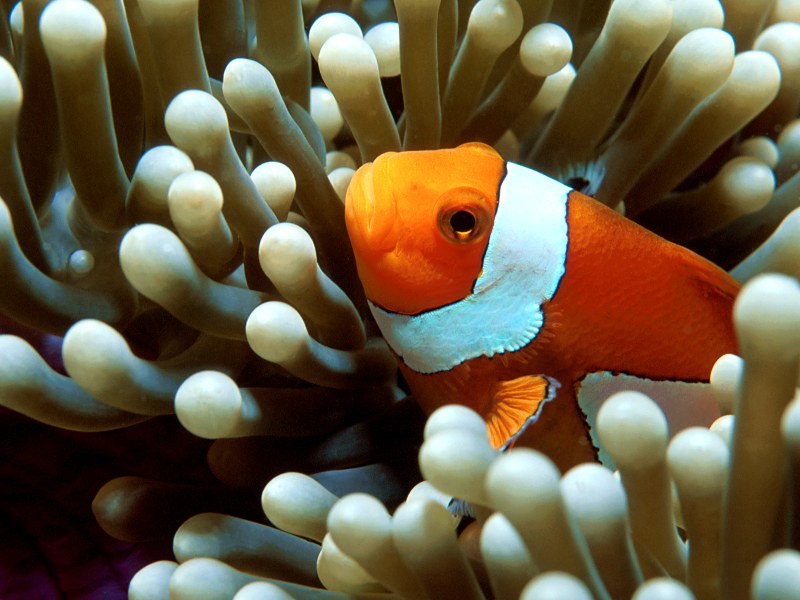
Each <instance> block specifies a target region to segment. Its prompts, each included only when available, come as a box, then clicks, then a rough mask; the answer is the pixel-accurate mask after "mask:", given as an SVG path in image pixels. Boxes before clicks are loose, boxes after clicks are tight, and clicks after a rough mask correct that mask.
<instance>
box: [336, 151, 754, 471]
mask: <svg viewBox="0 0 800 600" xmlns="http://www.w3.org/2000/svg"><path fill="white" fill-rule="evenodd" d="M345 219H346V223H347V230H348V234H349V236H350V241H351V244H352V246H353V250H354V254H355V257H356V266H357V268H358V274H359V277H360V279H361V282H362V284H363V287H364V291H365V293H366V296H367V299H368V300H369V306H370V310H371V311H372V314H373V315H374V317H375V320H376V322H377V324H378V326H379V328H380V330H381V333H382V334H383V336H384V338H385V339H386V342H387V343H388V345H389V347H390V348H391V350H392V352H393V353H394V354H395V355H396V357H397V360H398V364H399V367H400V370H401V372H402V374H403V375H404V377H405V379H406V381H407V383H408V386H409V387H410V389H411V392H412V393H413V395H414V397H415V399H416V400H417V402H418V403H419V404H420V405H421V407H422V409H423V410H424V411H425V412H426V413H430V412H432V411H433V410H434V409H436V408H437V407H439V406H442V405H444V404H451V403H459V404H464V405H466V406H469V407H470V408H472V409H474V410H475V411H477V412H478V413H479V414H481V415H482V416H483V418H484V419H485V421H486V425H487V429H488V433H489V438H490V441H491V443H492V445H493V446H494V447H495V448H497V449H505V448H507V447H509V446H510V445H512V444H515V443H517V444H521V445H525V446H529V447H533V448H536V449H538V450H541V451H543V452H545V453H546V454H548V455H549V456H550V457H551V458H552V459H553V460H554V461H555V462H556V463H557V464H558V465H559V467H561V468H562V469H566V468H568V467H570V466H572V465H574V464H578V463H580V462H586V461H591V460H600V461H601V462H604V463H606V464H609V463H610V464H612V465H613V461H612V460H611V459H610V457H609V456H607V455H606V454H605V453H604V451H603V449H602V448H601V446H600V443H599V440H598V439H597V436H596V433H595V431H594V428H593V424H594V419H595V417H596V415H597V412H598V410H599V407H600V405H601V404H602V402H603V401H604V400H605V399H606V398H607V397H608V396H609V395H611V394H612V393H613V392H615V391H618V390H621V389H636V390H640V391H643V392H645V393H647V394H648V395H649V396H650V397H652V398H653V399H654V400H656V402H658V403H659V405H660V406H661V408H662V409H663V410H664V411H665V413H666V416H667V419H668V423H669V425H670V432H671V433H672V434H674V433H676V432H677V431H680V430H681V429H683V428H684V427H687V426H690V425H706V426H707V425H709V424H710V423H711V422H712V421H713V420H714V419H715V418H716V417H717V416H719V410H718V408H717V404H716V402H715V401H714V398H713V396H712V395H711V391H710V389H709V388H710V386H709V385H708V380H709V375H710V372H711V368H712V367H713V365H714V362H715V361H716V360H717V358H718V357H719V356H721V355H722V354H726V353H736V351H737V343H736V337H735V334H734V330H733V323H732V310H733V300H734V297H735V296H736V294H737V292H738V290H739V284H738V283H737V282H736V281H735V280H734V279H733V278H732V277H731V276H729V275H728V274H727V273H726V272H725V271H723V270H722V269H720V268H718V267H717V266H715V265H713V264H712V263H710V262H709V261H707V260H705V259H703V258H701V257H700V256H698V255H696V254H694V253H693V252H691V251H689V250H688V249H686V248H683V247H681V246H678V245H675V244H673V243H671V242H668V241H667V240H665V239H663V238H661V237H659V236H657V235H656V234H654V233H652V232H650V231H648V230H647V229H644V228H643V227H640V226H639V225H637V224H635V223H634V222H632V221H630V220H628V219H626V218H625V217H623V216H622V215H620V214H619V213H617V212H615V211H614V210H611V209H610V208H608V207H606V206H604V205H602V204H600V203H599V202H597V201H596V200H594V199H592V198H590V197H588V196H586V195H584V194H582V193H580V192H578V191H575V190H572V189H570V188H569V187H567V186H566V185H564V184H562V183H560V182H558V181H556V180H554V179H551V178H549V177H547V176H545V175H543V174H541V173H539V172H537V171H534V170H532V169H528V168H526V167H523V166H520V165H517V164H514V163H511V162H506V161H504V160H503V158H502V157H501V156H500V155H499V154H498V153H497V152H495V151H494V150H493V149H492V148H491V147H489V146H486V145H484V144H479V143H469V144H464V145H461V146H459V147H457V148H453V149H444V150H431V151H413V152H390V153H386V154H383V155H381V156H379V157H378V158H377V159H376V160H375V161H374V162H372V163H367V164H365V165H363V166H362V167H361V168H360V169H359V170H358V171H357V172H356V174H355V176H354V177H353V179H352V181H351V183H350V186H349V189H348V191H347V196H346V205H345Z"/></svg>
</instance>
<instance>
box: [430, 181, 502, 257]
mask: <svg viewBox="0 0 800 600" xmlns="http://www.w3.org/2000/svg"><path fill="white" fill-rule="evenodd" d="M492 214H493V212H492V210H491V205H490V203H489V200H488V199H487V198H486V197H485V196H484V195H483V194H481V193H480V192H479V191H478V190H475V189H472V188H456V189H453V190H449V191H447V192H445V193H444V194H442V196H441V197H440V198H439V202H438V206H437V221H438V222H437V225H438V228H439V232H440V233H441V234H442V235H443V236H444V237H445V239H447V240H448V241H450V242H456V243H460V244H464V243H469V242H474V241H475V240H477V239H479V238H481V237H482V236H483V234H484V233H486V232H487V231H488V230H489V229H490V228H491V221H492Z"/></svg>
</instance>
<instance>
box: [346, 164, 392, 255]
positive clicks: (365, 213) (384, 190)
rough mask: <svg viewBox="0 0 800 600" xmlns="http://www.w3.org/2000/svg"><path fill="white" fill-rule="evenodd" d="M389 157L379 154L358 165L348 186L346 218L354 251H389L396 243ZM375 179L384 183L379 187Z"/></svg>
mask: <svg viewBox="0 0 800 600" xmlns="http://www.w3.org/2000/svg"><path fill="white" fill-rule="evenodd" d="M388 159H389V156H387V155H382V156H379V157H378V158H377V159H375V161H374V162H371V163H366V164H364V165H363V166H361V168H359V169H358V171H356V173H355V175H353V179H352V180H351V181H350V185H349V187H348V188H347V196H346V199H345V219H346V221H347V231H348V234H349V235H350V241H351V243H352V244H353V247H354V249H355V250H356V252H360V251H362V250H363V251H365V252H368V253H370V254H372V253H375V252H390V251H391V250H393V249H394V247H395V246H396V244H397V228H398V219H397V205H396V203H395V200H394V197H393V195H392V192H391V189H392V185H391V182H390V181H389V169H388ZM376 180H377V181H385V182H386V185H385V186H383V187H381V188H379V187H378V186H376V184H375V181H376Z"/></svg>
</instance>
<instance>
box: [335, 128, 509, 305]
mask: <svg viewBox="0 0 800 600" xmlns="http://www.w3.org/2000/svg"><path fill="white" fill-rule="evenodd" d="M504 164H505V163H504V161H503V159H502V157H501V156H500V155H499V154H498V153H497V152H495V151H494V150H493V149H492V148H491V147H489V146H486V145H484V144H479V143H470V144H464V145H462V146H459V147H457V148H453V149H449V150H436V151H413V152H389V153H386V154H383V155H381V156H379V157H378V158H377V159H376V160H375V161H374V162H372V163H367V164H365V165H363V166H362V167H361V168H360V169H359V170H358V171H357V172H356V174H355V175H354V176H353V179H352V181H351V183H350V186H349V188H348V191H347V197H346V202H345V219H346V223H347V231H348V234H349V236H350V241H351V244H352V246H353V250H354V253H355V257H356V264H357V267H358V273H359V277H360V279H361V282H362V284H363V286H364V291H365V293H366V295H367V297H368V298H369V299H370V301H371V302H373V303H374V304H376V305H378V306H380V307H382V308H384V309H386V310H389V311H392V312H396V313H400V314H409V315H412V314H418V313H420V312H424V311H426V310H430V309H433V308H438V307H441V306H445V305H447V304H451V303H453V302H456V301H458V300H461V299H463V298H465V297H467V296H468V295H469V294H470V293H471V291H472V287H473V285H474V283H475V281H476V279H477V278H478V277H479V275H480V271H481V263H482V260H483V256H484V254H485V252H486V246H487V243H488V240H489V234H490V232H491V230H492V226H493V223H494V217H495V214H496V211H497V202H498V200H497V198H498V190H499V187H500V184H501V181H502V179H503V174H504V169H505V166H504Z"/></svg>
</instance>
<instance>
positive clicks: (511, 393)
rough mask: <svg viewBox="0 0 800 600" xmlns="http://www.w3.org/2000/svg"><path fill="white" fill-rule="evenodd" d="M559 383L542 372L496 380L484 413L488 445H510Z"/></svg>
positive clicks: (501, 447) (502, 447) (502, 446)
mask: <svg viewBox="0 0 800 600" xmlns="http://www.w3.org/2000/svg"><path fill="white" fill-rule="evenodd" d="M559 387H560V386H559V383H558V382H557V381H556V380H555V379H551V378H550V377H546V376H544V375H526V376H524V377H518V378H517V379H510V380H508V381H498V382H497V383H496V384H495V385H494V387H493V389H492V401H491V406H490V409H489V411H488V412H487V413H486V414H485V415H484V419H485V420H486V428H487V429H488V431H489V441H491V443H492V446H494V447H495V448H498V449H500V450H506V449H507V448H510V447H511V446H512V445H513V444H514V442H515V441H516V440H517V438H518V437H519V436H520V435H521V434H522V432H523V431H524V430H525V428H526V427H528V426H529V425H530V424H531V423H534V422H535V421H536V419H537V418H538V416H539V414H540V413H541V411H542V408H543V406H544V404H545V403H546V402H547V401H549V400H552V399H553V398H554V397H555V395H556V391H557V390H558V388H559Z"/></svg>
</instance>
